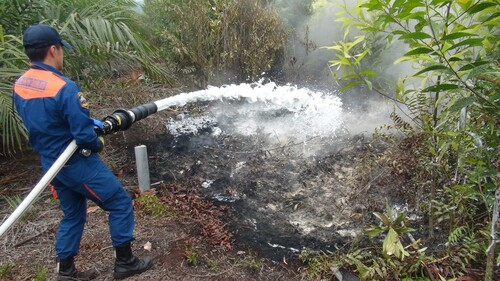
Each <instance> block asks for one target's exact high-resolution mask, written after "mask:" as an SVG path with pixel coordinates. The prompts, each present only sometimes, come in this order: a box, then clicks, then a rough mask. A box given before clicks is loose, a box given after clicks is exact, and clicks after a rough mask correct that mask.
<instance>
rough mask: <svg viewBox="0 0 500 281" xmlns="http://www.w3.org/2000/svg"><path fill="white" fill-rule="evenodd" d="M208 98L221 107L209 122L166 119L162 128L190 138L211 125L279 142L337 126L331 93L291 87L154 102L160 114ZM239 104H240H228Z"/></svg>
mask: <svg viewBox="0 0 500 281" xmlns="http://www.w3.org/2000/svg"><path fill="white" fill-rule="evenodd" d="M214 100H220V101H221V103H219V104H218V105H216V106H214V107H213V109H212V115H213V117H210V118H214V119H213V120H212V119H210V118H208V119H207V117H204V118H200V117H186V116H181V118H179V119H178V120H171V122H169V124H168V125H167V128H168V129H169V131H170V132H171V133H174V134H182V133H186V132H187V131H189V132H192V133H195V134H196V131H197V130H196V127H197V126H198V127H202V126H205V125H206V124H208V123H210V124H211V123H214V122H215V123H217V124H219V126H223V127H225V129H226V130H231V132H229V133H231V134H234V133H237V134H242V135H247V136H251V135H255V134H257V133H260V134H264V135H269V138H270V139H274V140H275V141H278V142H281V143H283V142H287V141H290V140H291V139H293V140H295V141H306V140H308V139H312V138H317V137H332V136H335V134H336V133H338V129H339V128H341V125H342V122H343V119H342V116H343V113H342V102H341V100H340V98H339V97H337V96H336V95H335V93H323V92H316V91H312V90H309V89H307V88H298V87H296V86H291V85H285V86H278V85H276V84H275V83H266V84H263V83H252V84H245V83H244V84H239V85H227V86H222V87H209V88H208V89H206V90H200V91H196V92H191V93H184V94H179V95H177V96H174V97H170V98H167V99H164V100H161V101H157V102H155V103H156V104H157V106H158V110H159V111H160V110H163V109H165V108H167V107H171V106H183V105H185V104H187V103H190V102H198V101H214ZM241 100H243V101H245V102H244V103H241V102H229V101H241ZM214 120H215V121H214ZM193 128H194V129H193Z"/></svg>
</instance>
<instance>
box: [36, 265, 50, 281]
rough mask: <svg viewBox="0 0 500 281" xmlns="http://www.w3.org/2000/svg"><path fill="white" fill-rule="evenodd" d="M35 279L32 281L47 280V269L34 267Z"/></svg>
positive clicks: (38, 266)
mask: <svg viewBox="0 0 500 281" xmlns="http://www.w3.org/2000/svg"><path fill="white" fill-rule="evenodd" d="M35 270H36V273H35V277H34V278H33V280H34V281H45V280H47V279H48V275H49V269H48V268H46V267H43V266H40V265H36V266H35Z"/></svg>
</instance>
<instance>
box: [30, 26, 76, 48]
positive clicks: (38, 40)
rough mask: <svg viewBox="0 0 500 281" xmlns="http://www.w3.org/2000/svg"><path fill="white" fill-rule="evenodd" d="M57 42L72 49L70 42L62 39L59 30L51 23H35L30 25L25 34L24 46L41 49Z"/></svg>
mask: <svg viewBox="0 0 500 281" xmlns="http://www.w3.org/2000/svg"><path fill="white" fill-rule="evenodd" d="M57 43H60V44H61V45H63V46H64V47H66V48H68V49H71V46H70V45H69V44H68V42H66V41H64V40H62V38H61V36H60V35H59V33H58V32H57V30H55V29H54V28H53V27H51V26H50V25H46V24H41V23H40V24H38V23H35V24H34V25H32V26H30V27H28V28H27V29H26V30H25V31H24V34H23V46H24V48H26V49H27V48H36V49H41V48H44V47H48V46H51V45H55V44H57Z"/></svg>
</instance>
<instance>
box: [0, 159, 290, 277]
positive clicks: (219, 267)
mask: <svg viewBox="0 0 500 281" xmlns="http://www.w3.org/2000/svg"><path fill="white" fill-rule="evenodd" d="M1 162H2V164H1V167H2V168H1V172H0V181H1V183H2V190H1V192H2V196H9V197H14V198H16V196H17V198H24V193H25V192H27V191H28V190H27V189H28V187H29V186H33V185H34V184H35V183H36V181H37V180H39V179H40V178H41V176H42V174H41V168H40V166H39V163H38V156H37V155H36V154H34V153H26V154H25V155H24V156H23V157H20V158H18V159H2V160H1ZM130 168H131V167H130V165H129V164H125V165H119V166H117V167H116V169H115V171H116V174H117V175H118V178H119V179H120V180H121V182H122V183H123V184H124V186H126V187H127V188H128V189H130V190H134V189H136V183H135V179H134V178H133V175H131V174H129V170H128V169H130ZM165 188H166V186H165V185H163V184H160V185H157V186H156V189H157V193H158V194H162V193H163V194H165V191H166V190H163V191H162V189H165ZM170 191H171V192H170V194H173V192H172V190H170ZM188 193H189V191H188V190H178V194H177V195H176V196H177V197H178V198H176V199H179V200H180V201H182V200H184V199H186V200H187V198H189V200H191V203H193V204H198V209H196V208H191V210H181V208H183V207H186V206H188V205H189V203H188V202H187V201H185V202H184V204H181V205H178V206H170V207H167V208H166V209H165V212H164V213H162V215H160V216H155V215H153V214H152V213H151V212H150V211H148V209H147V204H143V205H142V206H141V205H140V204H137V200H136V201H135V204H136V208H135V209H136V211H135V218H136V228H135V236H136V241H135V242H134V244H133V245H134V250H135V252H136V254H138V255H149V256H151V257H152V259H153V262H154V267H153V268H152V269H151V270H150V271H148V272H145V273H143V274H141V275H139V276H137V277H131V278H129V279H127V280H299V279H300V275H299V274H298V265H297V264H295V263H294V262H292V261H290V262H289V263H288V264H287V263H285V261H280V262H276V261H272V260H270V259H265V258H261V257H259V255H258V254H257V253H254V252H253V251H252V250H250V249H249V248H247V247H246V246H245V245H239V244H237V243H234V242H233V241H230V242H231V243H230V244H229V243H228V244H225V245H224V244H221V245H215V244H214V243H213V241H211V239H212V240H214V239H215V238H213V237H212V238H211V237H208V236H206V235H205V236H204V235H203V234H202V230H203V227H202V225H203V223H200V217H199V214H198V215H197V212H206V211H207V209H212V211H211V213H206V215H208V214H212V215H213V214H214V213H216V211H217V212H219V213H218V215H216V216H215V218H206V221H207V222H211V223H214V224H217V222H218V220H219V217H220V216H222V215H224V214H225V212H226V211H224V208H220V210H219V208H218V207H214V206H212V204H211V203H210V202H207V201H204V200H201V199H199V197H198V196H196V195H192V196H187V195H186V194H188ZM179 200H176V201H177V202H179ZM173 204H175V203H173ZM145 206H146V207H145ZM1 207H2V208H1V210H2V215H5V214H7V213H9V212H11V211H12V209H11V208H10V207H9V205H8V203H7V202H5V201H4V200H2V205H1ZM205 208H207V209H205ZM217 216H219V217H217ZM60 217H61V212H60V211H59V210H58V204H57V201H55V200H53V199H52V198H51V195H50V194H49V191H48V190H46V191H45V192H44V194H43V195H42V196H41V198H40V199H39V200H38V201H37V203H36V204H35V205H34V206H33V207H32V208H31V209H30V211H28V213H27V214H26V215H25V216H24V217H23V218H22V220H21V221H20V222H19V223H17V224H16V225H15V226H14V227H13V228H12V229H11V230H10V231H9V232H8V233H7V235H5V236H4V237H2V239H1V240H0V248H1V255H0V264H1V265H2V269H3V270H6V269H5V266H7V265H10V266H9V267H8V270H6V271H7V273H6V274H4V275H3V277H2V280H44V279H43V278H41V277H43V276H44V273H46V274H47V275H46V276H47V279H46V280H55V274H54V271H55V253H54V241H55V235H56V231H57V225H58V222H59V219H60ZM106 221H107V215H106V213H105V212H104V211H102V210H100V209H99V208H96V207H95V206H92V205H89V208H88V217H87V223H86V227H85V232H84V236H83V240H82V243H81V247H80V254H79V256H78V257H77V258H76V264H77V267H79V268H81V269H85V268H89V267H92V266H93V267H95V268H96V269H97V270H98V271H99V272H100V276H99V277H98V279H97V280H113V278H112V272H113V251H112V247H111V246H110V238H109V231H108V228H107V223H106ZM208 227H210V226H208ZM211 227H213V226H211ZM228 235H229V234H228ZM229 238H230V237H229ZM229 238H228V239H229ZM228 242H229V240H228ZM149 243H150V245H151V247H150V250H145V249H144V246H145V245H146V244H149ZM37 278H41V279H37Z"/></svg>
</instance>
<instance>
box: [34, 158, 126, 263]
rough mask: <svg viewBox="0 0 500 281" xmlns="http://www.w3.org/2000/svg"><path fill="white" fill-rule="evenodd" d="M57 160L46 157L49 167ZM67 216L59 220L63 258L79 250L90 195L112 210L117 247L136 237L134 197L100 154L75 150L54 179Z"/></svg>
mask: <svg viewBox="0 0 500 281" xmlns="http://www.w3.org/2000/svg"><path fill="white" fill-rule="evenodd" d="M53 162H54V160H51V159H46V158H45V159H44V158H42V167H43V169H44V170H45V171H47V170H48V169H49V168H50V167H51V165H52V163H53ZM52 184H53V185H54V188H55V190H56V192H57V196H58V197H59V202H60V207H61V209H62V211H63V213H64V217H63V218H62V220H61V222H60V223H59V230H58V232H57V238H56V254H57V256H58V257H59V258H60V259H65V258H68V257H73V256H76V255H77V254H78V249H79V248H80V241H81V239H82V234H83V229H84V226H85V220H86V216H87V199H90V200H92V201H93V202H94V203H96V204H97V205H98V206H99V207H100V208H101V209H103V210H105V211H107V212H109V216H108V224H109V231H110V234H111V241H112V245H113V246H114V247H116V246H122V245H124V244H127V243H129V242H130V241H132V240H134V238H133V233H132V232H133V230H134V211H133V205H132V200H131V198H130V196H129V195H128V193H127V192H126V191H125V190H124V189H123V187H122V185H121V184H120V182H119V181H118V179H117V178H116V177H115V175H114V174H113V173H112V172H111V170H110V169H109V168H108V167H107V166H106V164H104V163H103V162H102V160H101V159H100V158H99V156H98V155H97V154H94V153H92V154H91V155H90V156H89V157H83V156H80V155H79V154H77V153H75V155H73V156H72V157H71V159H70V160H69V161H68V163H67V164H66V165H65V166H64V167H63V168H62V169H61V171H60V172H59V173H58V174H57V176H56V177H55V179H54V180H53V181H52Z"/></svg>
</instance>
